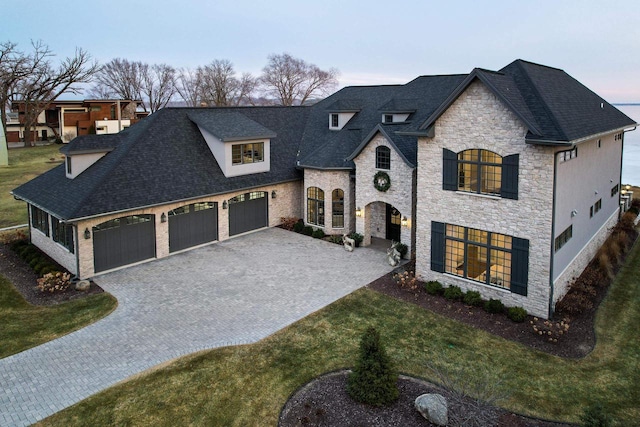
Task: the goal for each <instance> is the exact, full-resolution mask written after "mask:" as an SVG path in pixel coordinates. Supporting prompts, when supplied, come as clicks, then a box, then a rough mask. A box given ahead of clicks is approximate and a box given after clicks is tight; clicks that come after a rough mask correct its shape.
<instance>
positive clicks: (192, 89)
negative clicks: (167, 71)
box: [176, 68, 204, 107]
mask: <svg viewBox="0 0 640 427" xmlns="http://www.w3.org/2000/svg"><path fill="white" fill-rule="evenodd" d="M176 91H177V92H178V94H179V95H180V97H181V98H182V99H183V101H184V102H186V103H187V106H189V107H200V106H201V105H202V103H203V102H204V101H203V98H202V95H203V81H202V69H201V68H197V69H196V70H191V69H189V68H183V69H181V70H180V71H179V73H178V76H177V78H176Z"/></svg>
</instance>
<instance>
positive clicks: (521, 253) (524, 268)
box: [511, 237, 529, 296]
mask: <svg viewBox="0 0 640 427" xmlns="http://www.w3.org/2000/svg"><path fill="white" fill-rule="evenodd" d="M511 247H512V250H511V292H513V293H514V294H518V295H524V296H527V284H528V282H529V241H528V240H526V239H519V238H517V237H514V238H513V239H512V241H511Z"/></svg>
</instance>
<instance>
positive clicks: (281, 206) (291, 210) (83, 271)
mask: <svg viewBox="0 0 640 427" xmlns="http://www.w3.org/2000/svg"><path fill="white" fill-rule="evenodd" d="M274 190H275V192H276V198H275V199H273V198H271V192H272V191H274ZM250 191H266V192H267V193H268V196H267V197H268V200H269V227H274V226H277V225H279V224H280V218H281V217H290V216H294V217H298V218H299V217H301V216H302V205H301V204H300V199H301V191H302V182H301V181H293V182H287V183H282V184H276V185H269V186H264V187H257V188H252V189H249V190H241V191H235V192H232V193H227V194H223V195H217V196H211V197H201V198H198V199H193V200H189V201H181V202H176V203H169V204H166V205H162V206H155V207H151V208H147V209H137V210H132V211H127V212H121V213H118V214H112V215H104V216H101V217H97V218H92V219H88V220H86V221H81V222H80V223H79V224H78V230H79V234H80V235H81V236H82V234H83V233H84V229H85V228H88V229H89V230H91V229H92V227H93V226H95V225H98V224H102V223H103V222H105V221H109V220H111V219H114V218H120V217H123V216H128V215H136V214H152V215H155V228H156V258H164V257H166V256H169V255H170V253H169V221H167V222H164V223H163V222H161V221H160V217H161V215H162V213H165V214H167V212H169V211H171V210H173V209H175V208H178V207H180V206H184V205H188V204H191V203H198V202H215V203H218V240H217V241H223V240H227V239H228V238H229V209H222V202H223V201H225V200H229V199H231V198H233V197H235V196H237V195H239V194H244V193H247V192H250ZM78 245H79V250H78V252H79V255H80V256H79V266H80V268H79V270H80V271H79V276H80V277H81V278H87V277H92V276H94V275H95V271H94V265H93V239H84V238H83V237H81V238H80V240H79V241H78ZM143 262H144V261H143ZM65 267H66V266H65ZM123 267H125V266H123Z"/></svg>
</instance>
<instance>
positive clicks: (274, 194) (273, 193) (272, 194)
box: [271, 190, 276, 199]
mask: <svg viewBox="0 0 640 427" xmlns="http://www.w3.org/2000/svg"><path fill="white" fill-rule="evenodd" d="M271 198H272V199H275V198H276V190H273V191H272V192H271Z"/></svg>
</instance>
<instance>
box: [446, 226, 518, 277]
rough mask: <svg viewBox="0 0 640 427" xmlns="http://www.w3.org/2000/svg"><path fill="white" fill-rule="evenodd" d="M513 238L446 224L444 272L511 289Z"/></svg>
mask: <svg viewBox="0 0 640 427" xmlns="http://www.w3.org/2000/svg"><path fill="white" fill-rule="evenodd" d="M511 240H512V238H511V236H507V235H504V234H498V233H492V232H489V231H483V230H477V229H475V228H469V227H462V226H459V225H452V224H447V225H446V231H445V272H447V273H450V274H455V275H456V276H461V277H464V278H466V279H471V280H476V281H478V282H482V283H486V284H489V285H493V286H498V287H502V288H506V289H509V288H510V287H511V249H512V245H511Z"/></svg>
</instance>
